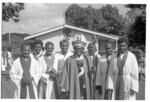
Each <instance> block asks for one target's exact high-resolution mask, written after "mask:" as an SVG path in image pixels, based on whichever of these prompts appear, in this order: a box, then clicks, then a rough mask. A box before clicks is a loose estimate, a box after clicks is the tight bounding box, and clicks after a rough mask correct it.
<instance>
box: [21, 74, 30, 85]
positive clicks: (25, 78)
mask: <svg viewBox="0 0 150 102" xmlns="http://www.w3.org/2000/svg"><path fill="white" fill-rule="evenodd" d="M22 82H23V83H25V84H28V83H29V80H28V78H27V77H26V76H23V77H22Z"/></svg>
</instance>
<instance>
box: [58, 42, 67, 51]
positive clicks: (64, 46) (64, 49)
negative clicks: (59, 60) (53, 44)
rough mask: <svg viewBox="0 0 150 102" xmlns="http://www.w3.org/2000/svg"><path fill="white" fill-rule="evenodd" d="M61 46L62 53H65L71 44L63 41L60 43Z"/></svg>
mask: <svg viewBox="0 0 150 102" xmlns="http://www.w3.org/2000/svg"><path fill="white" fill-rule="evenodd" d="M60 48H61V51H62V53H64V54H65V53H67V51H68V48H69V44H68V43H67V42H63V43H61V44H60Z"/></svg>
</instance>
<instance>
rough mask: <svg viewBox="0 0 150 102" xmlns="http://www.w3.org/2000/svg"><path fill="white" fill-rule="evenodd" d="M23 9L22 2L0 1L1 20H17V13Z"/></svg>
mask: <svg viewBox="0 0 150 102" xmlns="http://www.w3.org/2000/svg"><path fill="white" fill-rule="evenodd" d="M23 9H24V4H23V3H2V20H3V21H5V22H8V21H9V20H10V19H12V20H13V21H14V22H18V21H19V16H20V15H19V13H20V11H21V10H23Z"/></svg>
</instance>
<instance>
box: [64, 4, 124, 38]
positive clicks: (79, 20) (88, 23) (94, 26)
mask: <svg viewBox="0 0 150 102" xmlns="http://www.w3.org/2000/svg"><path fill="white" fill-rule="evenodd" d="M65 17H66V23H67V24H70V25H74V26H78V27H81V28H85V29H90V30H94V31H97V32H104V33H108V34H116V35H119V34H120V32H121V30H122V28H123V26H124V25H123V22H124V19H123V17H122V16H121V15H120V14H119V11H118V9H117V8H116V7H113V6H111V5H106V6H104V7H102V8H100V9H95V8H92V6H88V7H86V8H83V7H80V6H79V5H77V4H72V5H71V6H70V7H69V8H68V9H67V11H66V12H65Z"/></svg>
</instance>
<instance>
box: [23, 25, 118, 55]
mask: <svg viewBox="0 0 150 102" xmlns="http://www.w3.org/2000/svg"><path fill="white" fill-rule="evenodd" d="M78 33H80V34H84V35H85V37H86V40H87V43H90V42H92V41H93V39H94V38H96V46H97V48H98V49H99V51H100V52H103V51H104V50H105V49H104V46H105V43H106V42H107V41H112V43H113V47H114V49H116V46H117V40H118V39H119V36H115V35H110V34H104V33H100V32H95V31H91V30H87V29H83V28H79V27H75V26H71V25H67V24H64V25H61V26H57V27H54V28H51V29H48V30H45V31H41V32H39V33H36V34H32V35H30V36H27V37H25V39H24V40H35V39H40V40H42V41H43V43H44V44H45V43H46V42H47V41H51V42H53V43H54V52H57V51H60V47H59V42H60V41H61V40H62V39H64V38H65V37H67V38H68V39H69V42H70V46H69V49H70V50H71V51H72V49H73V48H72V46H71V42H72V39H73V37H74V35H75V34H78ZM85 50H87V49H85Z"/></svg>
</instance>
